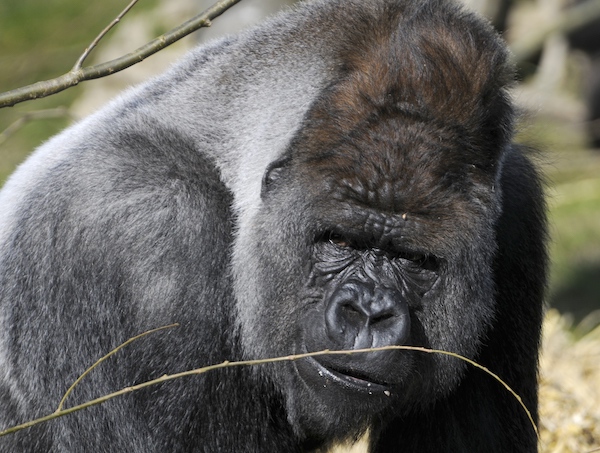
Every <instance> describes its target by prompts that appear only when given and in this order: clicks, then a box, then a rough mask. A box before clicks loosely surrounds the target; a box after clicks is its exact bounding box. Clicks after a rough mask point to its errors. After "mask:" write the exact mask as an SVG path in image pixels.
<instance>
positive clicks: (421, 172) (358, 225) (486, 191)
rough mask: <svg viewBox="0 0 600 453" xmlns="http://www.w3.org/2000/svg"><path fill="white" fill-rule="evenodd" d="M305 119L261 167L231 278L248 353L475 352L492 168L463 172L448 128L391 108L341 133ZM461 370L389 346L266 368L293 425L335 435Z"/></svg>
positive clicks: (490, 222)
mask: <svg viewBox="0 0 600 453" xmlns="http://www.w3.org/2000/svg"><path fill="white" fill-rule="evenodd" d="M324 103H326V104H329V102H326V101H324ZM318 109H319V106H317V107H315V110H314V111H313V115H315V113H314V112H315V111H318ZM313 117H314V116H313ZM309 124H310V125H309V126H308V127H307V128H306V129H305V132H304V133H303V134H301V135H300V136H299V137H297V139H296V140H294V142H293V143H292V145H291V147H290V150H289V153H288V155H287V156H286V157H284V158H283V159H281V160H279V161H277V162H274V163H273V164H272V165H271V166H270V168H269V169H268V170H267V172H266V174H265V177H264V181H263V190H262V200H263V204H262V206H261V212H260V213H259V214H258V215H257V216H256V218H257V219H261V221H260V222H257V223H256V225H255V226H256V229H255V230H254V231H253V234H252V235H251V237H252V240H251V243H252V245H253V247H254V251H253V253H252V255H253V257H254V261H253V263H252V265H250V266H249V267H248V264H247V263H246V264H245V267H244V269H242V270H241V272H240V271H239V270H238V272H240V276H243V275H245V271H246V270H250V269H251V270H252V272H253V273H254V275H258V276H259V277H258V279H256V280H254V281H252V280H251V277H250V278H246V279H242V281H244V282H246V283H247V285H246V286H245V287H244V289H243V291H244V294H243V295H241V296H240V299H241V300H244V302H245V303H247V304H248V306H247V307H246V308H241V312H242V316H241V318H242V319H243V320H244V321H245V322H246V324H242V336H243V341H244V344H245V345H246V348H247V349H248V354H252V355H254V356H261V357H269V356H279V355H286V354H290V353H303V352H309V351H320V350H324V349H330V350H344V349H348V350H351V349H360V348H370V347H380V346H387V345H414V346H425V347H429V348H435V349H443V350H447V351H454V352H457V353H459V354H462V355H465V356H469V357H474V355H475V354H476V352H477V349H478V346H479V344H480V341H481V338H482V335H483V334H484V332H485V330H486V329H487V327H488V325H489V322H490V319H491V317H492V313H493V308H494V306H493V304H494V287H493V282H492V277H491V276H492V270H491V262H492V258H493V255H494V252H495V233H494V223H495V220H496V218H497V216H498V211H499V207H498V204H499V199H498V196H499V194H498V193H497V191H495V189H494V188H493V186H494V183H495V180H496V177H497V176H496V169H497V166H496V165H495V164H489V165H487V167H485V168H483V169H482V168H477V167H475V166H474V165H472V164H471V163H470V162H469V160H468V156H465V155H464V153H461V151H460V150H461V149H464V148H462V147H461V145H462V140H463V138H461V137H460V135H458V134H456V133H453V132H452V131H451V130H450V129H449V128H443V127H440V128H437V129H433V130H432V128H431V125H430V124H429V125H427V124H424V123H423V122H421V121H419V120H414V119H412V118H410V117H409V116H407V115H406V114H404V113H403V112H402V111H399V110H394V112H393V114H390V113H389V112H386V111H385V109H383V110H382V109H379V111H377V110H376V111H375V112H372V114H371V115H370V116H369V119H368V120H367V121H363V122H362V123H361V124H353V125H352V126H351V127H350V130H348V131H340V130H339V128H338V126H336V125H332V124H331V123H328V124H326V125H324V124H323V123H320V122H319V123H318V124H317V123H315V124H313V123H311V122H310V120H309ZM312 126H314V127H312ZM324 137H328V138H329V139H326V138H324ZM439 137H443V138H444V140H443V141H442V142H441V143H440V140H439ZM490 154H491V155H492V156H493V155H494V154H495V153H494V152H493V150H491V152H490ZM448 168H450V169H452V170H451V171H448ZM298 219H301V222H300V223H299V220H298ZM256 271H258V272H256ZM249 274H250V273H248V275H249ZM249 289H251V290H250V291H249ZM463 368H464V364H463V363H462V362H461V361H459V360H456V359H452V358H448V357H446V356H441V355H430V354H423V353H418V352H411V351H404V350H403V351H398V350H394V351H378V352H370V353H361V354H353V355H330V356H327V355H325V356H318V357H314V358H308V359H303V360H300V361H298V362H296V363H294V364H292V365H290V366H289V367H288V368H287V369H285V371H274V372H275V373H277V377H276V378H275V379H276V381H278V382H284V383H285V384H286V386H287V387H286V388H285V390H283V393H284V394H285V395H286V397H287V399H288V406H289V407H288V410H289V413H290V414H292V418H293V417H294V415H295V416H296V418H297V420H295V421H296V425H300V426H301V427H302V429H306V427H307V426H308V427H309V428H308V429H309V430H310V427H311V426H315V427H318V429H319V430H323V429H324V427H327V426H328V425H331V424H332V423H335V425H336V427H337V428H338V430H339V427H340V425H342V426H343V425H346V424H347V425H348V426H349V427H350V426H361V424H362V425H364V424H365V423H366V421H367V420H368V419H369V417H370V416H373V415H375V414H377V413H379V412H381V411H382V410H386V408H387V407H388V406H392V405H393V406H394V411H397V412H400V413H402V411H403V410H408V409H409V408H410V407H414V405H425V404H428V403H430V402H431V401H432V400H433V399H435V398H439V397H440V396H442V395H444V394H446V393H447V392H449V391H450V390H452V389H453V388H454V387H455V385H456V383H457V382H458V380H459V379H460V376H461V371H462V370H463ZM281 374H285V375H283V376H282V375H281ZM424 376H427V378H426V379H424V378H423V377H424ZM306 401H312V403H311V404H307V403H306ZM311 407H312V409H311V410H310V413H307V408H311ZM318 408H321V409H320V410H319V409H318ZM298 412H300V413H298ZM332 413H337V415H336V416H333V415H332ZM338 432H339V431H338ZM310 434H311V436H314V435H315V433H313V432H311V433H310Z"/></svg>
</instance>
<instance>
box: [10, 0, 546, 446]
mask: <svg viewBox="0 0 600 453" xmlns="http://www.w3.org/2000/svg"><path fill="white" fill-rule="evenodd" d="M511 79H512V71H511V67H510V64H509V63H508V62H507V51H506V48H505V45H504V44H503V43H502V42H501V40H500V39H499V37H498V36H497V35H496V34H495V33H494V31H493V30H492V29H491V27H490V26H489V25H488V24H487V23H485V22H484V21H482V20H481V19H479V18H477V17H475V16H474V15H473V14H471V13H468V12H466V11H464V10H463V9H462V8H461V7H460V6H458V5H456V4H453V3H449V2H448V1H446V0H419V1H414V0H371V1H365V0H316V1H309V2H306V3H303V4H301V5H300V6H298V7H296V8H295V9H293V10H291V11H289V12H287V13H284V14H281V15H279V16H276V17H275V18H273V19H272V20H270V21H268V22H267V23H266V24H264V25H263V26H261V27H258V28H256V29H254V30H251V31H249V32H246V33H242V34H240V35H239V36H235V37H230V38H227V39H223V40H220V41H217V42H214V43H213V44H211V45H208V46H205V47H201V48H199V49H198V50H196V51H194V52H192V53H191V54H189V55H188V56H187V57H186V58H185V59H183V61H182V62H181V63H179V64H178V65H177V66H175V67H174V68H173V69H172V70H170V71H169V72H167V73H166V74H164V75H163V76H161V77H158V78H157V79H155V80H152V81H150V82H148V83H146V84H144V85H142V86H140V87H138V88H135V89H133V90H132V91H130V92H128V93H127V94H125V95H124V96H123V97H121V98H120V99H118V100H117V101H115V102H113V103H111V104H110V105H109V106H108V107H106V108H104V109H102V110H101V111H99V112H98V113H96V114H94V115H92V116H91V117H89V118H87V119H86V120H84V121H81V122H80V123H79V124H77V125H75V126H74V127H71V128H70V129H68V130H67V131H66V132H64V133H62V134H60V135H59V136H57V137H55V138H54V139H52V140H50V141H49V142H48V143H46V144H45V145H43V146H42V147H41V148H40V149H38V150H37V151H36V152H35V153H34V154H33V156H31V158H30V159H29V160H28V161H26V162H25V163H24V164H23V165H22V166H21V167H20V168H19V169H18V170H17V172H16V173H15V174H14V175H13V176H12V178H11V179H10V180H9V181H8V182H7V184H6V186H5V187H4V189H3V191H2V193H1V195H0V206H1V207H0V209H1V213H2V216H1V218H0V309H1V311H0V323H1V325H0V407H1V409H0V428H2V429H4V428H6V427H9V426H13V425H15V424H18V423H20V422H24V421H27V420H30V419H33V418H36V417H39V416H42V415H45V414H48V413H51V412H52V411H54V410H55V409H56V406H57V404H58V402H59V401H60V399H61V397H62V395H63V394H64V393H65V391H66V390H67V388H68V387H69V385H70V384H71V383H72V382H73V381H74V380H75V379H76V378H77V377H78V376H79V375H80V374H81V373H82V372H83V371H84V370H85V369H86V368H87V367H88V366H89V365H91V364H92V363H94V361H96V360H97V359H98V358H99V357H101V356H102V355H104V354H106V353H107V352H108V351H110V350H111V349H113V348H115V347H116V346H118V345H119V344H121V343H123V342H124V341H126V340H127V339H129V338H131V337H133V336H135V335H136V334H139V333H141V332H143V331H145V330H147V329H151V328H155V327H158V326H162V325H165V324H169V323H173V322H176V323H179V324H180V326H179V327H177V328H173V329H170V330H168V331H163V332H161V333H155V334H153V335H150V336H146V337H144V338H142V339H140V340H138V341H136V342H134V343H132V344H130V345H129V346H127V347H126V348H124V349H123V350H121V351H120V352H119V353H117V354H115V355H114V356H113V357H111V358H110V359H109V360H106V361H104V362H103V363H101V364H100V365H99V366H98V367H97V368H96V369H94V370H93V371H92V372H91V373H90V374H89V375H88V376H86V377H85V379H83V380H82V382H81V383H80V384H79V385H78V386H77V387H76V388H75V391H74V392H73V393H72V394H71V396H70V397H69V399H68V400H67V406H71V405H75V404H77V403H81V402H83V401H87V400H89V399H93V398H95V397H98V396H101V395H104V394H107V393H110V392H113V391H116V390H118V389H121V388H123V387H126V386H130V385H133V384H137V383H140V382H145V381H147V380H149V379H153V378H156V377H159V376H161V375H163V374H165V373H175V372H179V371H184V370H188V369H193V368H197V367H201V366H204V365H208V364H214V363H219V362H221V361H224V360H232V361H234V360H243V359H254V358H267V357H275V356H282V355H288V354H294V353H303V352H307V351H308V352H310V351H318V350H323V349H332V350H339V349H356V348H367V347H378V346H385V345H414V346H424V347H428V348H435V349H442V350H446V351H453V352H456V353H459V354H462V355H464V356H467V357H469V358H472V359H474V360H476V361H478V362H479V363H481V364H483V365H485V366H487V367H489V368H490V369H491V370H492V371H494V372H495V373H497V374H498V375H500V376H501V377H502V378H503V379H505V380H506V382H507V383H508V384H509V385H510V386H512V388H513V389H514V390H515V391H516V392H517V393H518V394H519V395H521V396H522V398H523V400H524V402H525V404H526V405H527V406H528V408H529V409H530V410H531V412H532V413H533V414H534V417H535V416H536V406H537V387H536V374H537V351H538V344H539V334H540V322H541V316H542V314H541V312H542V298H543V290H544V285H545V261H546V254H545V219H544V202H543V197H542V192H541V189H540V182H539V179H538V176H537V174H536V171H535V170H534V168H533V166H532V164H531V163H530V160H529V158H528V157H526V155H525V154H524V151H523V150H522V149H520V148H519V147H517V146H515V145H513V144H511V140H512V134H513V121H514V117H515V114H514V110H513V108H512V105H511V101H510V97H509V95H508V93H507V89H508V88H509V87H510V85H511ZM364 435H368V439H369V440H368V441H369V445H370V447H369V449H370V450H369V451H370V452H452V453H456V452H469V453H473V452H482V451H485V452H535V451H536V444H537V442H536V436H535V433H534V430H533V429H532V427H531V424H530V423H529V422H528V420H527V416H526V414H525V413H524V411H523V410H522V408H521V407H519V405H518V403H517V402H516V401H515V400H514V398H512V397H511V396H510V395H509V394H508V393H507V392H506V390H505V389H504V388H503V387H502V386H501V385H500V384H499V383H498V382H496V381H495V380H493V379H492V378H490V376H488V375H486V374H484V373H482V372H481V371H480V370H477V369H475V368H472V367H468V366H466V365H465V363H464V362H462V361H460V360H457V359H455V358H452V357H448V356H443V355H434V354H425V353H422V352H421V353H420V352H416V351H398V350H395V351H378V352H371V353H366V354H356V355H344V356H339V355H337V356H319V357H314V358H310V359H303V360H300V361H296V362H283V363H278V364H268V365H260V366H256V367H252V368H243V367H236V368H230V369H223V370H218V371H215V372H212V373H209V374H206V375H202V376H195V377H189V378H183V379H179V380H175V381H172V382H169V383H164V384H161V385H159V386H155V387H150V388H147V389H145V390H141V391H138V392H134V393H131V394H128V395H126V396H122V397H119V398H116V399H113V400H111V401H109V402H106V403H104V404H102V405H99V406H95V407H92V408H89V409H86V410H84V411H81V412H77V413H74V414H71V415H67V416H65V417H62V418H60V419H57V420H53V421H51V422H48V423H44V424H40V425H37V426H35V427H33V428H30V429H26V430H24V431H20V432H18V433H16V434H12V435H9V436H4V437H2V438H0V451H2V452H73V453H81V452H140V453H141V452H143V453H147V452H226V453H227V452H285V453H287V452H315V451H319V452H323V451H327V449H328V448H331V447H332V446H335V445H339V444H344V443H351V442H352V441H353V440H356V439H357V438H360V437H362V436H364Z"/></svg>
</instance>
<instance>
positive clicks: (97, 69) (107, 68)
mask: <svg viewBox="0 0 600 453" xmlns="http://www.w3.org/2000/svg"><path fill="white" fill-rule="evenodd" d="M239 2H240V0H220V1H219V2H217V3H215V4H214V5H213V6H211V7H210V8H208V9H207V10H206V11H204V12H203V13H201V14H198V15H197V16H195V17H194V18H192V19H190V20H188V21H187V22H185V23H183V24H181V25H180V26H178V27H176V28H174V29H172V30H170V31H168V32H167V33H165V34H163V35H161V36H159V37H158V38H156V39H153V40H152V41H150V42H148V43H146V44H145V45H143V46H142V47H140V48H138V49H137V50H135V51H133V52H131V53H128V54H127V55H124V56H122V57H119V58H116V59H114V60H111V61H107V62H105V63H100V64H98V65H94V66H88V67H85V68H81V67H78V66H79V64H80V63H79V62H81V63H82V62H83V60H84V59H85V58H86V57H87V55H88V54H89V52H90V51H91V50H92V49H93V46H95V45H96V44H97V42H98V41H99V40H100V39H102V37H103V36H104V35H105V34H106V33H105V32H104V31H103V32H102V33H100V35H98V38H97V39H96V40H94V42H93V43H92V44H91V45H90V46H89V47H88V49H86V51H85V52H84V53H83V55H82V56H81V57H80V58H79V60H78V62H77V63H76V64H75V66H74V67H73V69H71V70H70V71H69V72H67V73H66V74H63V75H62V76H60V77H56V78H54V79H50V80H46V81H43V82H37V83H34V84H32V85H28V86H25V87H22V88H17V89H15V90H11V91H7V92H5V93H2V94H0V108H2V107H11V106H13V105H15V104H18V103H20V102H24V101H28V100H31V99H38V98H43V97H46V96H50V95H51V94H55V93H59V92H60V91H63V90H66V89H67V88H70V87H73V86H75V85H78V84H79V83H80V82H83V81H86V80H92V79H98V78H100V77H105V76H107V75H110V74H113V73H115V72H119V71H122V70H123V69H126V68H128V67H130V66H133V65H134V64H136V63H139V62H141V61H143V60H145V59H146V58H148V57H149V56H150V55H154V54H155V53H157V52H158V51H160V50H162V49H164V48H165V47H167V46H170V45H171V44H173V43H174V42H177V41H179V40H180V39H181V38H183V37H185V36H187V35H189V34H190V33H192V32H194V31H196V30H198V29H199V28H202V27H210V25H211V22H210V21H211V20H213V19H215V18H216V17H219V16H220V15H221V14H223V13H224V12H225V11H226V10H228V9H229V8H231V7H232V6H233V5H235V4H236V3H239ZM132 3H133V2H132ZM131 6H133V5H132V4H130V6H128V7H127V8H126V10H125V11H123V12H122V13H121V14H120V15H119V16H118V17H117V19H115V21H113V23H111V24H110V25H109V27H110V28H112V26H114V25H115V24H116V23H117V22H118V21H119V20H120V19H121V17H123V15H124V14H125V13H126V12H127V11H129V9H131ZM110 28H109V29H110ZM106 31H108V30H106Z"/></svg>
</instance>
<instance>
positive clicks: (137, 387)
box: [0, 334, 539, 439]
mask: <svg viewBox="0 0 600 453" xmlns="http://www.w3.org/2000/svg"><path fill="white" fill-rule="evenodd" d="M142 335H144V334H142ZM142 335H139V336H138V337H134V338H133V339H131V340H128V341H127V342H126V343H127V344H129V343H130V342H131V341H133V340H134V339H135V338H139V337H140V336H142ZM122 346H124V345H121V346H119V349H120V348H121V347H122ZM389 350H410V351H419V352H425V353H428V354H442V355H447V356H450V357H455V358H458V359H460V360H464V361H465V362H467V363H469V364H470V365H472V366H474V367H476V368H479V369H480V370H482V371H484V372H485V373H487V374H489V375H490V376H492V377H493V378H494V379H495V380H497V381H498V382H499V383H500V384H502V386H504V388H506V389H507V390H508V392H509V393H510V394H511V395H512V396H513V397H514V398H515V399H516V400H517V402H518V403H519V404H520V405H521V407H522V408H523V410H524V411H525V413H526V414H527V417H528V418H529V422H530V423H531V426H532V427H533V430H534V431H535V433H536V436H537V437H538V439H539V431H538V427H537V425H536V423H535V421H534V420H533V416H532V415H531V412H530V411H529V409H527V406H525V403H523V400H522V399H521V397H520V396H519V395H518V394H517V393H516V392H515V391H514V390H513V389H512V388H511V387H510V386H509V385H508V384H507V383H506V382H504V381H503V380H502V379H501V378H500V377H499V376H498V375H497V374H495V373H494V372H492V371H490V370H489V369H488V368H486V367H485V366H483V365H480V364H478V363H477V362H475V361H473V360H471V359H469V358H467V357H464V356H461V355H460V354H456V353H454V352H448V351H442V350H438V349H427V348H423V347H418V346H382V347H378V348H365V349H353V350H345V351H330V350H328V349H326V350H323V351H318V352H309V353H304V354H294V355H288V356H284V357H274V358H270V359H257V360H243V361H239V362H230V361H228V360H226V361H224V362H221V363H218V364H215V365H210V366H206V367H202V368H197V369H194V370H189V371H183V372H181V373H175V374H165V375H163V376H161V377H159V378H157V379H152V380H151V381H147V382H143V383H141V384H137V385H134V386H131V387H125V388H123V389H121V390H118V391H116V392H113V393H110V394H107V395H104V396H101V397H99V398H96V399H93V400H90V401H87V402H85V403H82V404H78V405H76V406H72V407H69V408H67V409H59V410H57V411H55V412H54V413H52V414H49V415H46V416H44V417H40V418H37V419H35V420H31V421H29V422H26V423H23V424H21V425H17V426H13V427H11V428H8V429H6V430H4V431H2V432H0V437H2V436H5V435H7V434H11V433H14V432H17V431H20V430H22V429H26V428H30V427H32V426H35V425H38V424H40V423H42V422H46V421H49V420H53V419H55V418H58V417H62V416H64V415H67V414H71V413H73V412H77V411H80V410H82V409H85V408H88V407H91V406H95V405H97V404H102V403H104V402H106V401H108V400H110V399H113V398H115V397H117V396H120V395H125V394H127V393H131V392H134V391H136V390H140V389H143V388H146V387H150V386H152V385H156V384H160V383H163V382H167V381H172V380H174V379H179V378H182V377H186V376H195V375H199V374H204V373H207V372H209V371H213V370H217V369H220V368H227V367H234V366H256V365H262V364H266V363H277V362H284V361H293V360H299V359H304V358H307V357H315V356H321V355H350V354H362V353H367V352H376V351H389ZM112 353H113V352H111V353H109V354H108V355H112ZM105 357H106V356H105ZM97 363H98V362H97ZM97 363H96V364H97ZM96 364H94V365H92V368H93V367H95V366H96ZM85 374H87V371H86V372H85V373H84V374H83V375H85ZM83 375H82V376H83ZM78 381H79V380H78ZM71 390H72V388H70V389H69V391H68V392H70V391H71ZM65 398H66V395H65V397H63V400H64V399H65ZM60 407H62V401H61V405H60Z"/></svg>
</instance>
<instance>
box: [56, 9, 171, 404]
mask: <svg viewBox="0 0 600 453" xmlns="http://www.w3.org/2000/svg"><path fill="white" fill-rule="evenodd" d="M136 1H137V0H136ZM178 326H179V324H177V323H175V324H169V325H168V326H162V327H158V328H156V329H152V330H147V331H146V332H143V333H141V334H139V335H136V336H135V337H132V338H130V339H129V340H127V341H126V342H125V343H123V344H120V345H119V346H117V347H116V348H115V349H113V350H112V351H110V352H109V353H108V354H106V355H105V356H102V357H100V358H99V359H98V360H97V361H96V362H95V363H94V364H93V365H92V366H91V367H89V368H88V369H87V370H85V371H84V372H83V374H82V375H81V376H79V377H78V378H77V379H76V380H75V382H73V384H71V386H70V387H69V389H68V390H67V391H66V392H65V394H64V396H63V397H62V399H61V400H60V403H58V407H57V408H56V411H54V413H60V412H62V411H63V406H64V405H65V401H67V398H68V397H69V395H70V394H71V392H72V391H73V389H74V388H75V387H76V386H77V384H79V383H80V382H81V380H82V379H83V378H84V377H85V376H87V375H88V374H89V373H90V372H91V371H92V370H93V369H94V368H96V367H97V366H98V365H100V364H101V363H102V362H104V361H105V360H106V359H108V358H109V357H111V356H112V355H114V354H115V353H117V352H118V351H120V350H121V349H123V348H124V347H125V346H127V345H128V344H129V343H133V342H134V341H135V340H138V339H140V338H142V337H145V336H146V335H149V334H151V333H154V332H158V331H159V330H164V329H171V328H173V327H178Z"/></svg>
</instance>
